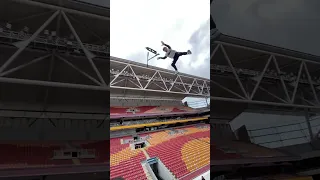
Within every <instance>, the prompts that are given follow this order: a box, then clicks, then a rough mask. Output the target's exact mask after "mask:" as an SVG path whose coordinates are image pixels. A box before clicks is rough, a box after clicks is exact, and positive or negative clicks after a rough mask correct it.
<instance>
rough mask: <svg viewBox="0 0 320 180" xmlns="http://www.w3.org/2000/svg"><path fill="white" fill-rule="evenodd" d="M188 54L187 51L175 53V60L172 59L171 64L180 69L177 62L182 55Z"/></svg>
mask: <svg viewBox="0 0 320 180" xmlns="http://www.w3.org/2000/svg"><path fill="white" fill-rule="evenodd" d="M187 54H188V53H187V52H176V54H175V55H174V57H173V61H172V63H171V66H172V67H173V68H174V69H175V70H176V71H178V69H177V67H176V63H177V61H178V59H179V57H180V56H182V55H187Z"/></svg>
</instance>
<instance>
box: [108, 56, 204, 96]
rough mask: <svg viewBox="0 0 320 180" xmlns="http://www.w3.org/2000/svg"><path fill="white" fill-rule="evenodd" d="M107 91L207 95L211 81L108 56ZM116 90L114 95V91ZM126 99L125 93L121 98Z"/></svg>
mask: <svg viewBox="0 0 320 180" xmlns="http://www.w3.org/2000/svg"><path fill="white" fill-rule="evenodd" d="M110 88H111V89H114V90H115V94H117V92H118V91H119V90H133V91H140V92H146V93H144V96H148V95H150V93H158V96H161V97H164V96H170V94H171V96H174V95H176V96H183V97H186V96H197V97H209V96H210V80H209V79H205V78H200V77H196V76H191V75H188V74H182V73H181V74H180V73H179V74H175V73H174V72H173V71H168V70H165V69H160V68H157V67H152V66H148V67H147V66H145V65H144V64H140V63H136V62H132V61H126V60H121V59H119V58H115V57H111V60H110ZM116 91H117V92H116ZM148 93H149V94H148ZM121 96H122V97H123V96H125V93H123V94H122V95H121Z"/></svg>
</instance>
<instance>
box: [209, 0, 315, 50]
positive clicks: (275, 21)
mask: <svg viewBox="0 0 320 180" xmlns="http://www.w3.org/2000/svg"><path fill="white" fill-rule="evenodd" d="M292 3H295V4H292ZM241 4H242V5H243V4H245V5H246V6H247V7H246V8H237V7H238V6H239V5H241ZM319 6H320V1H318V0H308V1H303V0H292V1H291V0H290V1H289V0H282V1H276V0H242V1H237V0H217V1H216V3H215V4H213V5H212V6H211V13H212V15H213V18H214V20H215V22H216V24H217V27H218V28H219V30H220V31H221V32H222V33H224V34H228V35H231V36H236V37H240V38H244V39H249V40H253V41H258V42H262V43H266V44H271V45H275V46H280V47H285V48H289V49H293V50H297V51H302V52H306V53H311V54H315V55H320V52H319V50H318V46H319V41H320V36H319V35H318V34H319V31H320V23H318V22H319V20H320V11H319V10H318V9H317V7H319ZM241 11H242V12H241Z"/></svg>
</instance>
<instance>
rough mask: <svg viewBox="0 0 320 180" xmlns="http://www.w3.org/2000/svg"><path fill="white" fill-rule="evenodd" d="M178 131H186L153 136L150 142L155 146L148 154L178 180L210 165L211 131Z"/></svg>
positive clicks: (160, 133) (190, 129)
mask: <svg viewBox="0 0 320 180" xmlns="http://www.w3.org/2000/svg"><path fill="white" fill-rule="evenodd" d="M178 130H185V131H184V132H183V133H181V134H179V133H178V134H174V135H170V134H169V133H168V132H159V133H154V134H151V135H150V136H151V137H152V138H151V139H150V140H148V141H149V142H150V144H151V145H153V146H151V147H149V148H148V149H147V152H148V154H149V155H150V156H151V157H153V156H156V157H158V158H159V159H160V160H161V161H162V162H163V163H164V165H165V166H166V167H167V168H168V169H169V170H170V171H171V172H172V173H173V174H174V175H175V176H176V177H177V178H181V177H183V176H185V175H187V174H189V173H191V172H194V171H197V170H199V169H201V168H202V167H204V166H206V165H209V162H210V158H209V154H210V153H209V152H210V149H209V148H210V146H209V142H210V139H209V137H210V136H209V135H210V131H208V130H209V129H208V128H206V129H199V128H194V127H192V128H180V129H178ZM168 152H170V153H168Z"/></svg>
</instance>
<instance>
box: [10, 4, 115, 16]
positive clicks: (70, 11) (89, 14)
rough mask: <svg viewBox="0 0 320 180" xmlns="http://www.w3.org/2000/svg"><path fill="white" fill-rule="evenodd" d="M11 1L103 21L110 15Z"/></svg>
mask: <svg viewBox="0 0 320 180" xmlns="http://www.w3.org/2000/svg"><path fill="white" fill-rule="evenodd" d="M13 1H15V2H18V3H24V4H28V5H32V6H38V7H42V8H47V9H52V10H58V11H65V12H68V13H72V14H78V15H82V16H86V17H92V18H96V19H101V20H105V21H109V20H110V17H105V16H100V15H97V14H91V13H87V12H83V11H78V10H74V9H69V8H64V7H59V6H55V5H50V4H46V3H41V2H36V1H30V0H13Z"/></svg>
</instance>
